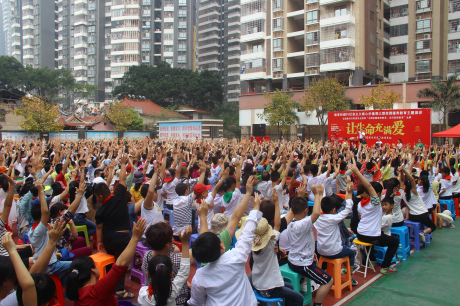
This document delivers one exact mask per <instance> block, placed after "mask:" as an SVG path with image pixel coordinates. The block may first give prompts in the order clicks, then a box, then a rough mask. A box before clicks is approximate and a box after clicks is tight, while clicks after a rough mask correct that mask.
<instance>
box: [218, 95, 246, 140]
mask: <svg viewBox="0 0 460 306" xmlns="http://www.w3.org/2000/svg"><path fill="white" fill-rule="evenodd" d="M239 118H240V111H239V105H238V102H228V103H223V104H220V105H216V107H215V108H214V109H213V111H212V119H222V120H223V121H224V137H225V138H233V136H235V137H238V138H239V137H240V136H241V135H240V134H241V129H240V126H239V120H240V119H239Z"/></svg>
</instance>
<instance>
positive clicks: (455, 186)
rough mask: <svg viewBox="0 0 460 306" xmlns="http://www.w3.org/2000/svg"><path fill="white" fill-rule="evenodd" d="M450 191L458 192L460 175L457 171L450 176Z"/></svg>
mask: <svg viewBox="0 0 460 306" xmlns="http://www.w3.org/2000/svg"><path fill="white" fill-rule="evenodd" d="M452 193H453V194H456V193H460V177H459V175H458V171H457V172H455V174H454V176H453V177H452Z"/></svg>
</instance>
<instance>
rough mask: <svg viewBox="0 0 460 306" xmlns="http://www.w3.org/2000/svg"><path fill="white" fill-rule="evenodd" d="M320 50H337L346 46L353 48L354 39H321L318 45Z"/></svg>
mask: <svg viewBox="0 0 460 306" xmlns="http://www.w3.org/2000/svg"><path fill="white" fill-rule="evenodd" d="M319 46H320V49H328V48H338V47H348V46H353V47H354V46H355V39H354V38H349V37H345V38H338V39H332V40H326V41H323V40H322V37H321V42H320V44H319Z"/></svg>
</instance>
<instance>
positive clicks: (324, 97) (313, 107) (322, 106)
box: [303, 78, 351, 137]
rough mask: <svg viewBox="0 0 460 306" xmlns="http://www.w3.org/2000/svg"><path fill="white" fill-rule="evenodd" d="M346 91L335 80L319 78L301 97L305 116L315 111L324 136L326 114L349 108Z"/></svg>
mask: <svg viewBox="0 0 460 306" xmlns="http://www.w3.org/2000/svg"><path fill="white" fill-rule="evenodd" d="M345 92H346V89H345V88H344V87H343V86H342V84H340V83H339V81H338V80H337V79H335V78H320V79H318V80H316V81H315V82H313V84H311V85H310V86H308V88H307V90H306V91H305V95H304V97H303V100H304V101H303V102H304V103H303V107H304V110H305V113H306V114H307V116H309V115H311V114H312V112H313V111H316V118H317V119H318V123H319V126H320V129H321V137H323V136H324V128H325V126H326V125H327V121H328V120H327V119H328V113H329V112H332V111H344V110H347V109H348V108H349V105H350V102H351V101H350V99H348V98H347V97H345Z"/></svg>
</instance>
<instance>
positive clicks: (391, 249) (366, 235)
mask: <svg viewBox="0 0 460 306" xmlns="http://www.w3.org/2000/svg"><path fill="white" fill-rule="evenodd" d="M352 171H353V173H354V174H355V175H356V176H357V177H358V179H360V180H361V182H362V188H359V189H358V190H357V193H358V195H360V196H361V201H360V202H359V204H358V213H359V214H360V215H361V220H360V221H359V224H358V232H357V234H356V235H357V237H358V239H359V240H361V241H363V242H368V243H372V244H374V245H378V246H387V247H388V250H387V252H386V253H385V258H384V259H383V262H382V265H381V269H380V273H381V274H392V273H396V269H395V268H392V267H391V266H390V265H391V260H392V259H393V256H394V255H395V254H396V251H397V250H398V246H399V239H398V238H395V237H389V236H386V235H382V208H381V207H380V197H381V193H382V190H383V187H382V185H380V183H378V182H371V183H369V182H368V181H367V180H366V179H365V178H364V176H363V175H362V174H361V173H360V172H359V170H358V168H357V167H356V166H355V165H352ZM371 256H372V255H371ZM372 259H373V258H371V260H372Z"/></svg>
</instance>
